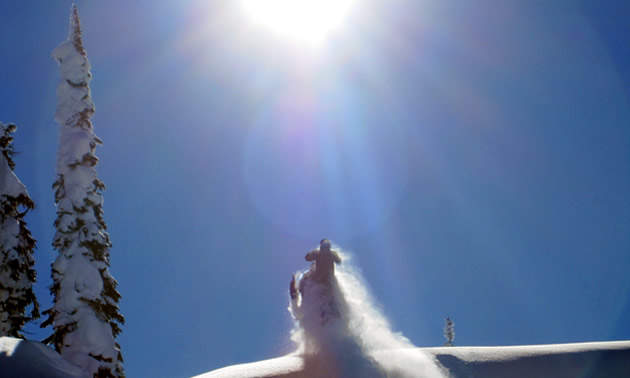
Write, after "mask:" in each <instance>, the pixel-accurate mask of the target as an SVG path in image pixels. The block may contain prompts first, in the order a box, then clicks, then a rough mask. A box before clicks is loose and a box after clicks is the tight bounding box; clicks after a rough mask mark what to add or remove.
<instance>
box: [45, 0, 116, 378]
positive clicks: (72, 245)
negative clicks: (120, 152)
mask: <svg viewBox="0 0 630 378" xmlns="http://www.w3.org/2000/svg"><path fill="white" fill-rule="evenodd" d="M52 56H53V58H54V59H55V60H57V62H58V63H59V71H60V75H61V80H60V82H59V85H58V86H57V101H58V102H57V110H56V113H55V120H56V121H57V122H58V123H59V125H60V132H59V151H58V154H57V179H56V181H55V183H54V184H53V189H54V190H55V202H56V204H57V219H56V220H55V227H56V229H57V231H56V233H55V236H54V240H53V247H54V248H55V249H56V250H57V251H58V252H59V256H58V257H57V258H56V260H55V262H54V263H53V264H52V278H53V284H52V286H51V289H50V290H51V293H52V294H53V295H54V303H53V306H52V307H51V308H50V309H48V310H46V311H44V314H45V315H48V318H47V319H46V321H45V322H44V323H43V324H42V327H46V326H48V325H51V324H52V326H53V334H52V335H51V336H50V337H48V338H47V339H46V340H44V341H45V342H46V343H51V342H52V343H53V344H54V346H55V349H57V351H59V352H60V353H61V355H62V356H63V357H64V358H65V359H66V360H68V361H70V362H71V363H73V364H75V365H77V366H79V367H81V368H82V369H83V370H85V371H86V373H88V374H89V375H91V376H95V377H122V376H124V374H123V368H122V355H121V353H120V346H119V345H118V343H117V342H116V340H115V338H116V336H117V335H118V334H119V333H120V331H121V328H120V326H121V325H122V324H123V323H124V318H123V316H122V315H121V314H120V312H119V308H118V305H117V303H118V301H119V299H120V293H119V292H118V291H117V290H116V286H117V282H116V280H114V278H113V277H112V276H111V275H110V273H109V249H110V247H111V242H110V239H109V235H108V233H107V232H106V228H107V227H106V225H105V221H104V220H103V208H102V205H103V197H102V196H101V192H102V191H103V190H104V189H105V185H104V184H103V182H102V181H101V180H99V179H98V177H97V174H96V170H95V168H94V167H95V166H96V164H97V163H98V159H97V157H96V156H95V154H94V150H95V148H96V146H97V145H99V144H101V141H100V139H99V138H97V137H96V135H95V134H94V130H93V127H92V122H91V117H92V114H93V113H94V104H93V103H92V99H91V97H90V88H89V83H90V80H91V74H90V63H89V62H88V59H87V55H86V52H85V50H84V48H83V43H82V40H81V26H80V24H79V15H78V11H77V8H76V6H75V5H73V6H72V9H71V14H70V33H69V36H68V40H67V41H65V42H63V43H61V44H60V45H59V46H57V48H55V49H54V50H53V52H52Z"/></svg>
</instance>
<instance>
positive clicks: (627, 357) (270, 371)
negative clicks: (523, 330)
mask: <svg viewBox="0 0 630 378" xmlns="http://www.w3.org/2000/svg"><path fill="white" fill-rule="evenodd" d="M418 351H420V352H423V353H425V354H428V355H431V356H433V357H435V358H436V359H437V360H438V361H439V362H440V364H442V366H443V367H445V368H446V369H448V371H449V373H450V374H451V376H452V377H456V378H457V377H466V378H468V377H487V378H492V377H497V378H498V377H502V378H503V377H511V378H521V377H522V378H531V377H537V378H545V377H549V378H552V377H553V378H564V377H566V378H569V377H580V378H587V377H602V378H603V377H607V378H615V377H630V341H613V342H593V343H578V344H556V345H528V346H509V347H442V348H412V350H407V349H402V350H401V349H398V350H388V351H381V352H377V353H376V354H377V355H380V356H381V357H383V358H388V359H392V360H394V359H396V360H398V359H400V358H404V357H405V354H406V353H409V352H418ZM315 376H316V375H314V374H313V373H312V372H311V371H309V370H308V368H306V367H305V364H304V361H303V359H302V358H301V357H300V356H299V355H297V354H291V355H287V356H284V357H279V358H274V359H270V360H265V361H258V362H252V363H248V364H241V365H234V366H228V367H225V368H222V369H218V370H214V371H211V372H209V373H205V374H202V375H198V376H197V377H196V378H228V377H239V378H247V377H283V378H289V377H315Z"/></svg>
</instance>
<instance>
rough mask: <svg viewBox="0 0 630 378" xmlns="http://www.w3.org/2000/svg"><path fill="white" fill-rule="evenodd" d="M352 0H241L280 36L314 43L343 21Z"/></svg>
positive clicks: (253, 14)
mask: <svg viewBox="0 0 630 378" xmlns="http://www.w3.org/2000/svg"><path fill="white" fill-rule="evenodd" d="M353 2H354V0H242V4H243V7H244V9H245V10H246V12H247V13H248V14H249V16H250V17H251V18H252V19H253V20H254V21H256V22H258V23H260V24H262V25H264V26H266V27H268V28H269V29H271V30H272V31H274V32H276V33H277V34H279V35H282V36H283V37H287V38H290V39H293V40H295V41H297V42H303V43H309V44H318V43H320V42H322V41H323V40H325V38H326V37H327V36H328V35H329V34H330V33H331V32H332V31H333V30H335V29H337V28H338V27H339V26H340V25H341V24H342V22H343V20H344V18H345V16H346V15H347V13H348V11H349V10H350V8H351V6H352V4H353Z"/></svg>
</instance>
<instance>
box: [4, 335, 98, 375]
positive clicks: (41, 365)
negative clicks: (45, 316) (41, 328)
mask: <svg viewBox="0 0 630 378" xmlns="http://www.w3.org/2000/svg"><path fill="white" fill-rule="evenodd" d="M0 376H1V377H21V378H40V377H47V378H84V377H86V375H85V374H84V373H82V372H81V369H79V368H78V367H76V366H74V365H72V364H70V363H68V362H66V361H65V360H64V359H63V358H62V357H61V356H60V355H59V354H58V353H57V352H55V351H54V350H53V349H52V348H49V347H47V346H45V345H43V344H41V343H38V342H35V341H25V340H20V339H15V338H12V337H0Z"/></svg>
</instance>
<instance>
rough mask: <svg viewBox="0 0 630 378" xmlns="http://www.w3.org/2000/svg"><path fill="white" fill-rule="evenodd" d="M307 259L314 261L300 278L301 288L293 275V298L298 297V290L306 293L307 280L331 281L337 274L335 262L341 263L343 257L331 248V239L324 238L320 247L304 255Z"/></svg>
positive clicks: (291, 284) (291, 294)
mask: <svg viewBox="0 0 630 378" xmlns="http://www.w3.org/2000/svg"><path fill="white" fill-rule="evenodd" d="M304 259H305V260H306V261H313V264H312V265H311V269H310V270H309V271H308V272H306V273H305V274H304V275H303V276H302V278H301V279H300V285H299V288H298V287H297V286H298V285H296V282H295V274H294V275H293V277H291V283H290V284H289V294H290V296H291V299H293V300H295V299H297V294H298V290H299V291H300V293H302V294H304V284H305V282H306V281H307V280H312V281H315V282H317V283H329V282H330V281H329V280H330V277H331V276H333V275H334V274H335V263H337V264H341V257H339V254H338V253H337V252H336V251H333V250H331V249H330V240H328V239H322V240H321V241H320V242H319V249H315V250H313V251H311V252H309V253H307V254H306V256H304Z"/></svg>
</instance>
